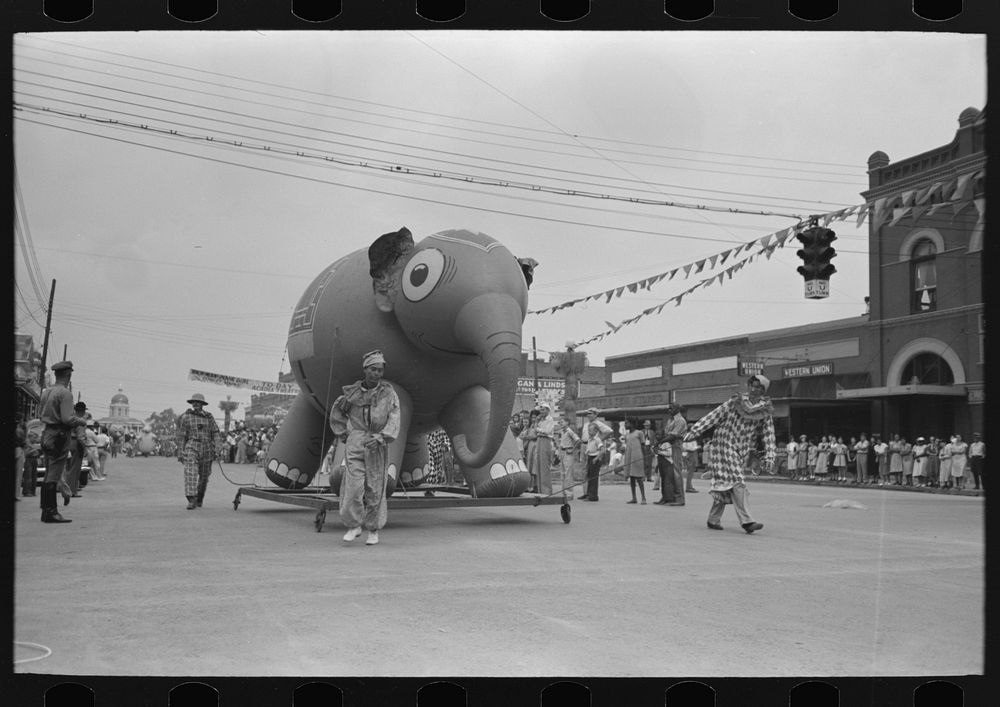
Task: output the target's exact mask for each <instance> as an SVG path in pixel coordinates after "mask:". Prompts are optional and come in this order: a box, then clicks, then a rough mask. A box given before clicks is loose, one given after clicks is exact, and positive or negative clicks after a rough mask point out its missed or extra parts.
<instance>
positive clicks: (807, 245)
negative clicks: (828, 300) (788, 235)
mask: <svg viewBox="0 0 1000 707" xmlns="http://www.w3.org/2000/svg"><path fill="white" fill-rule="evenodd" d="M795 237H796V238H797V239H798V240H799V241H800V242H801V243H802V248H800V249H799V251H798V252H797V253H796V255H797V256H799V257H800V258H802V265H800V266H799V267H798V268H797V270H798V272H799V274H800V275H802V277H803V278H805V281H806V289H805V294H806V299H823V298H824V297H828V296H829V295H830V276H831V275H833V273H835V272H837V268H836V267H834V266H833V264H832V263H831V262H830V261H831V260H832V259H833V258H834V257H836V255H837V251H836V250H834V248H833V246H831V245H830V244H831V243H832V242H833V241H835V240H837V234H836V233H834V232H833V231H831V230H830V229H829V228H822V227H820V226H813V227H812V228H807V229H806V230H804V231H802V232H801V233H799V234H797V235H796V236H795Z"/></svg>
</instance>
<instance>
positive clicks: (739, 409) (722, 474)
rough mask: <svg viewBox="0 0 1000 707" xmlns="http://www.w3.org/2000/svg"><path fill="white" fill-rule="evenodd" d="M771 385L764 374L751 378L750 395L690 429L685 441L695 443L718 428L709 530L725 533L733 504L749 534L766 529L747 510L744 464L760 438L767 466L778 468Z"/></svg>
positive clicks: (734, 399)
mask: <svg viewBox="0 0 1000 707" xmlns="http://www.w3.org/2000/svg"><path fill="white" fill-rule="evenodd" d="M770 385H771V381H769V380H768V379H767V378H766V377H764V376H763V375H760V374H757V375H753V376H750V377H749V378H748V379H747V392H746V393H741V394H738V395H734V396H733V397H732V398H730V399H729V400H727V401H726V402H724V403H723V404H722V405H720V406H719V407H717V408H715V409H714V410H712V411H711V412H710V413H708V414H707V415H705V417H703V418H701V419H700V420H698V422H696V423H695V424H694V425H692V426H691V427H690V428H688V432H687V434H686V435H685V436H684V441H685V442H693V441H694V440H696V439H698V437H699V436H700V435H702V434H703V433H704V432H706V431H707V430H708V429H710V428H712V427H714V428H715V433H714V434H713V436H712V454H711V458H710V459H709V462H708V468H709V471H710V472H711V475H712V488H711V491H710V493H711V495H712V509H711V511H709V514H708V527H709V528H711V529H712V530H722V525H721V523H720V522H719V521H720V520H722V512H723V511H724V510H725V509H726V504H729V503H731V504H733V508H735V509H736V515H737V517H738V518H739V520H740V525H741V526H742V527H743V530H744V531H746V532H747V533H753V532H754V531H755V530H760V529H761V528H763V527H764V525H763V524H762V523H758V522H756V521H755V520H754V519H753V518H752V517H751V516H750V511H749V510H748V509H747V496H749V491H748V489H747V485H746V479H745V478H744V476H743V463H744V461H745V460H746V458H747V455H748V454H750V452H751V451H753V446H754V443H755V442H756V440H757V438H758V437H763V439H764V450H765V451H764V465H765V467H766V468H765V470H766V471H768V472H770V470H771V468H772V467H773V466H774V459H775V443H774V418H773V417H772V415H773V414H774V408H773V406H772V405H771V399H770V398H768V397H765V396H764V393H765V392H766V391H767V389H768V387H769V386H770Z"/></svg>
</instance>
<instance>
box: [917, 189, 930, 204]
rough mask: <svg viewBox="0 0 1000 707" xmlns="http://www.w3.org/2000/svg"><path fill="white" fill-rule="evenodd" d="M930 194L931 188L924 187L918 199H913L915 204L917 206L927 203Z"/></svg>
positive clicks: (918, 194) (919, 191) (918, 193)
mask: <svg viewBox="0 0 1000 707" xmlns="http://www.w3.org/2000/svg"><path fill="white" fill-rule="evenodd" d="M930 192H931V188H930V187H924V188H923V189H920V190H918V191H917V195H916V197H914V199H913V203H914V204H917V205H921V204H924V203H926V202H927V200H928V199H929V198H930Z"/></svg>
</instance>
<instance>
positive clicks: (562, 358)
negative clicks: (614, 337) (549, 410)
mask: <svg viewBox="0 0 1000 707" xmlns="http://www.w3.org/2000/svg"><path fill="white" fill-rule="evenodd" d="M550 362H551V363H552V367H553V368H554V369H555V371H556V373H559V374H560V375H562V376H563V378H565V380H566V389H565V391H564V393H563V401H562V403H563V415H564V416H565V418H566V420H568V421H569V423H570V424H571V425H572V424H575V420H576V398H577V392H578V391H577V388H578V387H579V385H578V383H579V380H580V374H581V373H583V372H584V371H585V370H586V368H587V354H586V353H584V352H583V351H577V350H576V344H574V343H573V342H571V341H570V342H567V343H566V350H565V351H558V352H555V353H553V354H552V356H551V357H550Z"/></svg>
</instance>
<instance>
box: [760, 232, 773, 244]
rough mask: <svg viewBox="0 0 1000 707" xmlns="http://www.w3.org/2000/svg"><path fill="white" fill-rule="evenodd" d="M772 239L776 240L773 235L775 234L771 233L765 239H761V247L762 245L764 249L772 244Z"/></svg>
mask: <svg viewBox="0 0 1000 707" xmlns="http://www.w3.org/2000/svg"><path fill="white" fill-rule="evenodd" d="M772 238H774V234H773V233H769V234H767V235H766V236H764V237H763V238H761V239H760V245H761V246H762V247H763V246H766V245H767V244H768V243H770V242H771V239H772Z"/></svg>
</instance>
